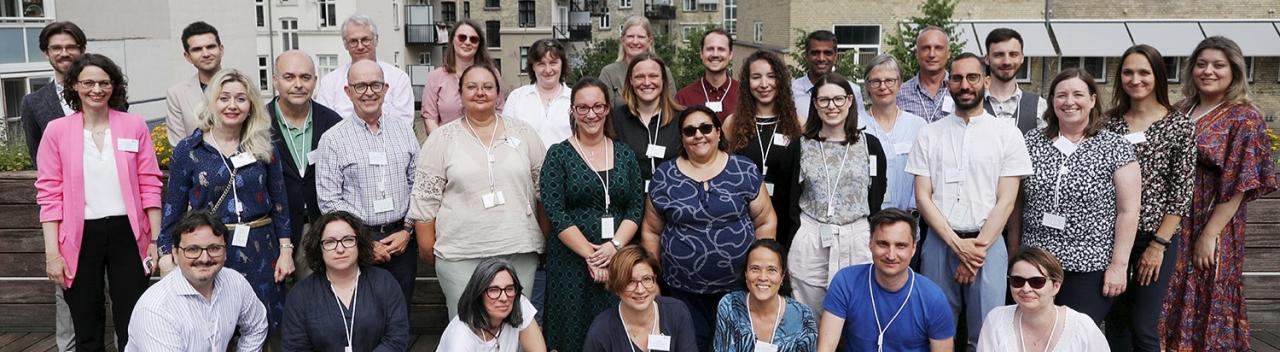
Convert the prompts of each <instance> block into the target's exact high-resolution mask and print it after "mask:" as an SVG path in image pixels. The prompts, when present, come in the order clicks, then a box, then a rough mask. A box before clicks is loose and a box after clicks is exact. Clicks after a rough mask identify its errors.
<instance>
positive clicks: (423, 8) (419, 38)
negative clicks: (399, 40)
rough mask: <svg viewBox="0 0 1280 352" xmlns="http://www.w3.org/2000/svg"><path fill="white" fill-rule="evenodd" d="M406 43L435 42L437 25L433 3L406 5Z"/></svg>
mask: <svg viewBox="0 0 1280 352" xmlns="http://www.w3.org/2000/svg"><path fill="white" fill-rule="evenodd" d="M404 11H405V16H404V18H405V32H404V35H405V38H404V42H405V44H433V43H435V42H436V25H435V19H434V16H433V13H432V8H431V5H405V7H404Z"/></svg>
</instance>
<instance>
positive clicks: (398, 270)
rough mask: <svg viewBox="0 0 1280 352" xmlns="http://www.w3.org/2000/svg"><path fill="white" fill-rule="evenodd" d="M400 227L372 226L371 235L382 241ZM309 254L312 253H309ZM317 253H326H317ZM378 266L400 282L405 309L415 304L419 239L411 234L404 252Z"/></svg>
mask: <svg viewBox="0 0 1280 352" xmlns="http://www.w3.org/2000/svg"><path fill="white" fill-rule="evenodd" d="M392 223H393V224H397V225H398V224H399V223H400V222H399V221H396V222H392ZM400 229H401V227H400V226H391V227H387V228H386V229H385V231H383V230H380V229H379V227H378V226H370V227H369V235H371V236H373V240H374V241H380V240H382V239H384V238H387V236H391V234H394V233H396V232H399V231H400ZM307 255H312V254H311V253H307ZM315 255H324V254H323V253H316V254H315ZM376 266H377V267H379V268H383V269H387V271H390V272H391V276H392V277H394V278H396V283H398V284H400V289H401V290H403V292H404V302H405V303H406V304H405V305H404V306H405V309H409V307H411V306H413V303H412V302H413V282H414V278H415V277H416V276H417V275H418V241H415V240H414V239H413V237H412V236H411V237H410V238H409V242H408V243H407V244H406V246H405V248H404V253H400V255H393V256H391V260H390V261H387V262H386V263H382V264H377V265H376Z"/></svg>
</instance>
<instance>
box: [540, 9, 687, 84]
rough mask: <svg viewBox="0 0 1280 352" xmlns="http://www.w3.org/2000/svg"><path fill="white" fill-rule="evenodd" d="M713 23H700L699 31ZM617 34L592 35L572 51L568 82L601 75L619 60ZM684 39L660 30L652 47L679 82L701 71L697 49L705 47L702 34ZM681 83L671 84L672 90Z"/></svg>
mask: <svg viewBox="0 0 1280 352" xmlns="http://www.w3.org/2000/svg"><path fill="white" fill-rule="evenodd" d="M711 28H712V27H711V25H706V26H703V27H700V28H699V30H698V31H696V33H702V32H705V31H706V30H710V29H711ZM618 43H619V42H618V38H602V39H593V40H592V41H591V42H588V43H587V45H586V46H584V47H581V49H580V50H576V52H572V53H570V54H569V56H570V60H569V63H570V69H569V76H568V77H566V80H565V82H569V84H570V85H572V84H573V82H577V81H578V79H579V78H582V77H596V76H599V75H600V70H602V69H604V67H605V66H607V65H609V64H611V63H613V62H614V61H617V60H618V46H619V44H618ZM681 44H682V42H681V41H680V40H679V38H677V37H676V35H675V34H670V33H667V34H658V35H655V36H654V37H653V50H654V52H656V53H657V54H658V57H661V58H662V61H665V62H666V63H667V68H668V69H670V70H671V74H672V75H673V76H675V77H672V79H674V80H675V81H676V83H677V84H685V83H688V82H693V81H694V80H696V79H698V76H701V75H702V61H701V58H700V57H699V56H698V49H699V48H701V47H702V38H701V37H700V36H699V38H690V40H689V43H688V44H687V45H681ZM680 87H683V86H678V87H672V89H673V90H676V89H680Z"/></svg>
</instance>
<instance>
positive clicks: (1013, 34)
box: [985, 28, 1049, 134]
mask: <svg viewBox="0 0 1280 352" xmlns="http://www.w3.org/2000/svg"><path fill="white" fill-rule="evenodd" d="M986 45H987V64H988V65H991V77H992V78H995V79H993V80H991V88H990V89H987V95H986V97H985V99H986V104H985V105H986V110H987V113H988V114H991V115H992V116H995V117H996V120H999V121H1001V122H1004V123H1009V124H1013V125H1015V126H1018V130H1019V131H1022V133H1023V134H1026V133H1027V131H1030V130H1033V129H1036V128H1043V127H1045V126H1047V125H1048V123H1046V122H1045V121H1044V119H1043V118H1041V116H1044V111H1045V109H1048V108H1049V103H1048V102H1045V100H1044V98H1041V97H1040V96H1039V95H1037V94H1036V93H1033V92H1025V91H1023V90H1022V88H1019V87H1018V81H1017V78H1018V71H1019V70H1021V69H1022V64H1023V62H1024V61H1026V57H1024V56H1022V47H1023V45H1022V35H1021V34H1018V31H1015V30H1012V29H1009V28H996V29H994V30H992V31H991V33H988V34H987V40H986Z"/></svg>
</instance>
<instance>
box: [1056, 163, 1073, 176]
mask: <svg viewBox="0 0 1280 352" xmlns="http://www.w3.org/2000/svg"><path fill="white" fill-rule="evenodd" d="M1069 173H1071V168H1069V167H1067V166H1066V165H1063V166H1062V167H1059V168H1058V174H1059V175H1066V174H1069Z"/></svg>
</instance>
